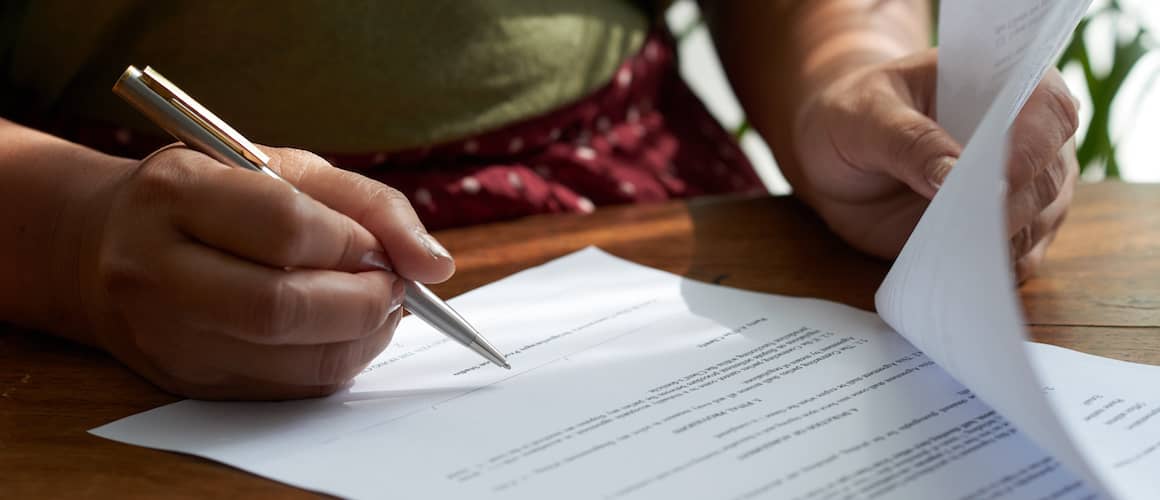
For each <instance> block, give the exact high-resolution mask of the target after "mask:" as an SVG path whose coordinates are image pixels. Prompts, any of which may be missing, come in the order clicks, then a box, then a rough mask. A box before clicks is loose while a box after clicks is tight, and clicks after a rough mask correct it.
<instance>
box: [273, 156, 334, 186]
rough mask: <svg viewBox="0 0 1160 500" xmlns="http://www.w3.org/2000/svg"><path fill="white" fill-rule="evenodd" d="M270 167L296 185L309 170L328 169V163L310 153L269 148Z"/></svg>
mask: <svg viewBox="0 0 1160 500" xmlns="http://www.w3.org/2000/svg"><path fill="white" fill-rule="evenodd" d="M268 153H269V154H270V157H271V159H272V161H271V165H270V167H271V168H273V169H274V170H275V171H276V172H278V174H279V175H281V176H282V177H285V178H286V180H288V181H290V182H291V183H297V182H298V181H300V180H301V179H302V177H303V176H304V175H305V174H306V173H307V171H310V170H317V169H321V168H326V167H330V166H331V165H330V162H328V161H326V160H325V159H323V158H322V157H321V156H318V155H316V154H314V153H311V152H310V151H306V150H304V149H297V148H271V149H270V150H268Z"/></svg>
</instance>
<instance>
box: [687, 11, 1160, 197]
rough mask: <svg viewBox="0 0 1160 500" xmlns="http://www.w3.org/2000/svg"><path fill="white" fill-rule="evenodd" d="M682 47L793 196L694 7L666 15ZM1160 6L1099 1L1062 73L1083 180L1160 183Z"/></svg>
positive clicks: (713, 98) (692, 79)
mask: <svg viewBox="0 0 1160 500" xmlns="http://www.w3.org/2000/svg"><path fill="white" fill-rule="evenodd" d="M666 18H667V21H668V24H669V26H670V28H671V29H672V31H673V33H674V34H676V36H677V38H678V40H679V44H680V45H679V50H680V54H681V73H682V74H683V75H684V77H685V79H686V80H687V81H688V82H689V85H690V86H691V87H692V88H693V90H694V91H695V92H697V94H698V95H699V96H700V97H701V99H702V100H703V101H705V104H706V105H707V106H708V107H709V110H710V111H712V112H713V114H714V115H715V116H716V117H717V119H718V120H720V121H721V123H722V124H724V125H725V127H726V128H727V129H729V130H735V131H737V132H738V133H739V134H740V140H741V147H742V148H743V149H744V150H745V152H746V154H748V156H749V158H750V160H751V161H752V162H753V164H754V166H755V167H756V168H757V171H758V173H759V174H761V177H762V179H763V180H764V181H765V184H766V186H767V187H768V188H769V190H770V191H771V192H773V193H777V194H784V193H788V192H789V190H790V188H789V184H788V183H786V182H785V179H784V178H783V177H782V176H781V174H780V173H779V172H778V170H777V164H776V162H774V160H773V156H772V155H771V154H770V152H769V148H768V147H767V146H766V145H765V143H764V142H763V141H762V140H761V138H760V137H758V136H757V134H756V133H754V132H753V131H751V130H746V127H745V126H744V123H745V115H744V112H742V110H741V106H740V105H739V104H738V103H737V98H736V97H734V96H733V92H732V91H731V90H730V88H729V82H728V81H727V80H726V79H725V75H724V73H723V72H722V70H721V64H720V61H719V60H718V59H717V55H716V53H715V52H714V50H713V41H712V39H711V37H710V36H709V33H708V31H707V30H706V29H705V26H704V24H703V23H702V22H701V18H700V13H699V12H698V10H697V5H696V2H695V1H694V0H678V1H677V2H675V3H674V4H673V6H672V7H671V8H670V9H669V11H668V13H667V14H666ZM1156 33H1160V1H1158V0H1094V2H1093V4H1092V7H1091V9H1090V10H1089V11H1088V14H1087V16H1086V17H1085V19H1084V20H1083V22H1081V23H1080V26H1079V28H1078V29H1077V30H1076V34H1075V36H1074V37H1073V38H1072V41H1071V43H1070V44H1069V45H1068V48H1067V49H1066V50H1065V51H1064V54H1063V55H1062V56H1061V58H1060V61H1059V63H1058V66H1059V68H1060V70H1061V71H1062V72H1063V76H1064V79H1066V80H1067V83H1068V85H1069V86H1070V87H1071V91H1072V93H1073V94H1075V95H1076V97H1078V98H1079V100H1080V102H1081V106H1080V125H1079V133H1078V135H1077V144H1078V146H1079V153H1078V154H1079V159H1080V163H1081V168H1082V169H1083V179H1084V180H1086V181H1099V180H1103V179H1109V178H1110V179H1122V180H1124V181H1128V182H1160V160H1158V159H1157V154H1156V153H1155V151H1154V150H1152V149H1151V147H1152V146H1155V145H1157V144H1160V48H1158V43H1157V36H1156V35H1155V34H1156Z"/></svg>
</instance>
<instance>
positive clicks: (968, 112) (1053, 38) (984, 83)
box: [936, 0, 1091, 144]
mask: <svg viewBox="0 0 1160 500" xmlns="http://www.w3.org/2000/svg"><path fill="white" fill-rule="evenodd" d="M1090 4H1091V0H947V1H943V2H940V6H939V26H938V33H939V48H938V51H939V68H938V92H937V94H936V99H937V103H936V109H937V114H938V121H939V124H940V125H942V126H943V128H945V129H947V131H949V132H950V133H951V136H952V137H954V138H955V139H956V140H958V141H959V143H960V144H966V143H967V140H968V139H970V138H971V135H972V134H973V133H974V131H975V128H976V127H977V126H978V125H979V123H980V122H982V120H983V114H984V113H986V112H987V110H988V109H990V108H991V104H992V103H993V102H995V99H996V98H997V97H998V96H999V91H1000V90H1001V89H1002V88H1003V83H1004V82H1007V81H1009V80H1012V79H1015V80H1024V79H1025V78H1026V76H1027V73H1026V72H1025V71H1024V69H1025V68H1020V64H1021V63H1023V62H1025V61H1033V62H1035V63H1036V64H1039V63H1042V64H1050V63H1051V62H1053V61H1055V60H1056V59H1057V58H1056V57H1054V55H1056V54H1058V53H1059V51H1060V50H1062V48H1063V42H1064V41H1066V39H1067V35H1068V34H1070V32H1071V30H1070V29H1068V27H1069V26H1072V27H1074V26H1075V24H1076V23H1078V22H1079V19H1080V17H1081V16H1082V15H1083V13H1084V12H1085V11H1086V10H1087V8H1088V6H1089V5H1090ZM1044 26H1046V27H1047V32H1042V28H1043V27H1044ZM1041 33H1042V35H1043V36H1041ZM1016 73H1020V74H1016ZM1035 80H1038V79H1035ZM1023 83H1025V82H1023ZM1007 109H1008V110H1009V111H1010V112H1012V113H1014V112H1015V111H1017V110H1018V107H1017V106H1016V107H1011V108H1007ZM1008 118H1013V115H1011V116H1009V117H1008Z"/></svg>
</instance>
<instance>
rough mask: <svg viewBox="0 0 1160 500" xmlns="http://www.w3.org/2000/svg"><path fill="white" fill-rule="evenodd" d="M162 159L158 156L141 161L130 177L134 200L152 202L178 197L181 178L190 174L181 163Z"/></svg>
mask: <svg viewBox="0 0 1160 500" xmlns="http://www.w3.org/2000/svg"><path fill="white" fill-rule="evenodd" d="M164 159H165V157H158V158H156V159H155V160H154V161H147V162H145V163H142V164H141V167H140V168H138V169H137V171H136V172H135V173H134V174H133V176H132V177H131V178H130V185H131V186H132V191H131V192H132V193H133V194H134V195H135V196H134V198H135V199H136V200H138V201H146V202H154V201H160V200H175V199H177V198H179V197H180V195H181V192H182V189H181V185H182V180H183V179H188V178H189V177H190V175H191V174H190V173H189V172H188V171H187V168H186V167H185V166H184V164H183V163H181V162H178V161H163V160H164Z"/></svg>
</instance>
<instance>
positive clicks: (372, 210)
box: [270, 149, 455, 283]
mask: <svg viewBox="0 0 1160 500" xmlns="http://www.w3.org/2000/svg"><path fill="white" fill-rule="evenodd" d="M270 156H271V158H272V161H271V167H272V168H277V169H279V171H280V172H281V173H282V174H283V175H284V176H286V177H287V178H291V179H293V181H294V183H295V185H297V186H298V188H299V189H301V190H302V191H304V192H306V193H308V194H309V195H310V196H312V197H314V198H315V199H317V200H318V201H320V202H322V203H324V204H326V205H327V206H329V207H331V208H333V209H335V210H337V211H339V212H341V213H343V214H346V215H347V216H349V217H350V218H352V219H353V220H354V221H355V222H357V223H358V224H359V225H361V226H363V227H365V228H367V229H368V230H369V231H370V232H371V234H373V235H374V236H375V238H377V239H378V241H379V243H380V244H381V245H382V247H383V250H384V251H385V252H386V254H387V257H388V260H389V261H390V263H391V264H392V266H393V268H394V270H395V271H396V272H398V273H399V274H400V275H402V276H403V277H405V278H407V279H411V280H415V281H421V282H424V283H436V282H440V281H444V280H446V279H447V278H449V277H451V274H452V273H454V272H455V262H454V260H453V259H452V258H451V254H450V253H449V252H448V251H447V249H445V248H444V247H443V245H441V244H440V243H439V241H438V240H436V239H435V238H434V237H432V236H431V235H430V234H428V233H427V230H426V229H425V228H424V227H423V223H422V222H420V221H419V216H418V215H416V214H415V210H414V208H412V207H411V203H410V202H408V201H407V197H406V196H404V195H403V194H402V193H400V192H399V191H396V190H394V189H392V188H390V187H388V186H386V185H384V184H382V183H379V182H376V181H374V180H371V179H368V178H366V177H363V176H361V175H359V174H356V173H353V172H348V171H345V170H340V169H337V168H334V167H331V166H329V164H327V163H326V162H325V161H324V160H322V159H321V158H318V157H317V156H315V155H312V154H310V153H308V152H305V151H299V150H293V149H276V150H271V151H270Z"/></svg>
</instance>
